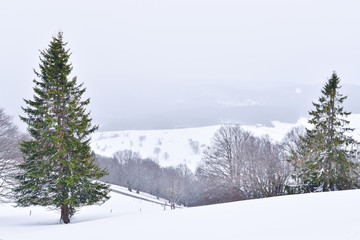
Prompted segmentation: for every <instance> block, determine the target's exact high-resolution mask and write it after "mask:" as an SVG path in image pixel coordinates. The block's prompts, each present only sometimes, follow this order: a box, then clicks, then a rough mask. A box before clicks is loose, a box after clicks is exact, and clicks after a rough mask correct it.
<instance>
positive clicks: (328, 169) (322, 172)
mask: <svg viewBox="0 0 360 240" xmlns="http://www.w3.org/2000/svg"><path fill="white" fill-rule="evenodd" d="M340 88H341V87H340V79H339V78H338V76H337V75H336V73H335V72H334V73H333V74H332V76H331V78H330V79H329V80H328V82H327V83H326V84H325V86H324V87H323V89H322V91H321V93H322V95H321V96H320V98H319V102H318V103H313V105H314V107H315V110H312V111H310V112H309V114H310V116H311V118H310V120H309V123H310V124H312V126H313V128H311V129H307V130H306V134H305V136H303V137H301V144H300V145H299V148H298V149H296V150H295V151H293V152H292V155H291V157H290V162H291V163H292V164H293V166H294V170H295V174H294V175H293V177H294V180H295V182H296V183H297V184H296V185H297V186H296V187H297V188H298V190H297V191H300V192H314V191H320V192H323V191H336V190H344V189H353V188H358V186H359V185H358V176H359V172H358V171H359V164H358V161H357V159H356V152H357V148H358V142H356V141H355V140H354V138H353V137H352V136H351V135H350V133H351V132H352V131H353V130H354V129H352V128H349V127H348V125H349V120H348V118H347V117H348V116H349V115H350V114H351V113H350V112H346V111H345V110H344V108H343V106H342V105H343V102H344V100H345V99H346V98H347V96H343V95H342V94H341V93H339V89H340Z"/></svg>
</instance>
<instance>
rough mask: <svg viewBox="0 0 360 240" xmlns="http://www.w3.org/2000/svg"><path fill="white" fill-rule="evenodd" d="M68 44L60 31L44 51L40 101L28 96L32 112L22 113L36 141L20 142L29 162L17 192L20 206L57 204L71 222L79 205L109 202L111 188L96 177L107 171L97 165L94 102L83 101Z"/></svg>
mask: <svg viewBox="0 0 360 240" xmlns="http://www.w3.org/2000/svg"><path fill="white" fill-rule="evenodd" d="M65 45H66V43H64V42H63V37H62V33H61V32H60V33H59V34H58V36H57V37H53V40H52V41H51V43H50V45H49V48H48V49H46V50H45V51H41V58H40V60H41V64H40V72H36V71H35V73H36V76H37V77H38V78H39V80H34V83H35V87H34V92H35V95H34V99H33V100H25V103H26V104H27V107H25V108H23V110H24V112H25V114H26V115H27V116H25V117H21V119H22V120H23V121H24V122H25V123H26V124H27V125H28V131H29V133H30V135H31V139H30V140H29V141H23V142H21V144H20V149H21V152H22V154H23V158H24V162H23V163H22V164H20V165H19V168H20V173H19V174H18V175H17V176H16V179H17V180H18V185H17V187H16V188H15V194H16V198H17V205H18V206H30V205H39V206H51V207H55V208H56V209H60V210H61V217H60V219H61V220H62V221H63V222H64V223H69V222H70V217H71V216H72V215H73V214H74V212H75V209H76V208H78V207H81V206H85V205H92V204H95V203H101V202H103V201H105V200H107V199H108V198H109V197H108V192H109V188H108V185H106V184H104V183H101V182H98V181H94V180H95V179H99V178H101V177H103V176H105V175H106V174H107V172H106V171H105V170H101V169H100V168H99V167H98V166H97V165H95V164H94V159H93V156H92V153H91V149H90V134H91V133H93V132H94V131H95V130H96V129H97V126H92V125H91V118H90V117H89V113H87V112H86V109H85V107H86V106H87V105H88V104H89V101H90V100H89V99H86V100H82V95H83V93H84V92H85V88H83V87H82V84H80V85H79V84H77V79H76V78H72V79H69V75H70V73H71V71H72V65H71V64H70V63H68V61H69V57H70V53H69V50H66V49H65Z"/></svg>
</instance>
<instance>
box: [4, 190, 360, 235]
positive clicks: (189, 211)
mask: <svg viewBox="0 0 360 240" xmlns="http://www.w3.org/2000/svg"><path fill="white" fill-rule="evenodd" d="M111 195H112V198H111V199H110V200H109V201H107V202H106V203H105V204H103V205H101V206H92V207H85V208H82V209H81V211H80V212H79V213H78V214H76V215H75V217H74V218H73V219H72V222H71V223H70V224H68V225H65V224H59V221H58V217H59V213H58V212H54V211H48V210H46V209H45V208H40V207H31V208H13V207H12V206H11V205H9V204H4V205H0V239H3V240H20V239H27V240H42V239H44V240H45V239H46V240H48V239H52V240H57V239H59V240H63V239H67V240H72V239H86V240H92V239H94V240H95V239H96V240H98V239H141V240H144V239H157V240H161V239H172V240H176V239H181V240H183V239H206V240H212V239H214V240H218V239H227V240H230V239H234V240H239V239H246V240H264V239H270V240H271V239H276V240H279V239H280V240H281V239H284V240H285V239H286V240H288V239H292V240H297V239H299V240H300V239H301V240H303V239H316V240H320V239H326V240H332V239H333V240H356V239H360V217H359V216H360V204H359V199H360V190H350V191H341V192H330V193H311V194H304V195H292V196H282V197H273V198H267V199H259V200H248V201H242V202H233V203H227V204H218V205H212V206H205V207H195V208H185V209H176V210H170V209H169V208H167V209H166V211H164V208H163V207H162V206H161V205H158V204H154V203H149V202H146V201H143V200H138V199H134V198H131V197H127V196H123V195H120V194H117V193H112V194H111ZM30 211H31V215H30Z"/></svg>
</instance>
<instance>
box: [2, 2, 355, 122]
mask: <svg viewBox="0 0 360 240" xmlns="http://www.w3.org/2000/svg"><path fill="white" fill-rule="evenodd" d="M359 9H360V2H359V1H355V0H354V1H347V0H343V1H339V0H337V1H331V0H326V1H325V0H324V1H320V0H319V1H314V0H302V1H291V0H276V1H271V0H251V1H241V0H218V1H213V0H179V1H178V0H176V1H173V0H117V1H115V0H113V1H111V0H102V1H89V0H87V1H74V0H71V1H70V0H62V1H49V0H43V1H40V0H32V1H26V0H23V1H16V0H14V1H10V0H1V6H0V30H1V38H0V66H1V71H0V83H1V85H0V86H1V88H0V89H1V94H0V107H4V108H5V110H6V112H7V113H9V114H11V115H14V116H15V119H16V121H17V117H16V116H17V115H19V114H21V109H20V106H21V105H24V104H23V101H22V98H30V97H31V96H32V94H33V91H32V87H33V83H32V79H34V77H35V75H34V74H33V68H36V69H37V68H38V67H37V66H38V63H39V58H38V57H39V52H38V51H39V50H43V49H45V48H46V47H47V45H48V43H49V41H50V40H51V37H52V36H53V35H55V34H56V33H57V32H58V31H59V30H61V31H63V32H64V39H65V41H67V42H69V44H68V47H69V48H70V49H71V51H72V53H73V54H72V58H71V61H72V63H73V66H74V71H73V74H74V75H76V76H78V80H79V82H85V86H86V87H87V94H88V96H90V97H91V99H92V105H91V110H92V113H93V116H94V119H95V120H97V121H98V123H100V125H104V126H105V125H106V124H107V123H105V120H104V119H105V118H107V119H108V120H109V119H115V120H116V119H121V118H122V119H123V120H124V119H125V120H124V121H129V124H128V125H126V126H127V127H129V128H136V125H134V126H132V125H131V121H133V120H134V119H137V120H139V119H140V120H139V121H142V120H143V121H146V118H147V114H146V113H147V112H151V109H153V108H154V107H157V108H158V110H159V109H161V108H163V107H164V110H163V111H161V110H159V111H158V113H157V116H158V117H162V116H161V115H158V114H160V113H161V112H163V113H164V112H165V113H164V114H166V111H167V110H166V109H168V108H171V107H172V106H175V105H176V104H182V105H181V108H187V107H188V106H190V105H194V104H195V103H196V102H205V101H206V97H203V98H202V99H201V101H200V100H198V99H194V98H195V97H194V95H196V93H193V94H190V93H189V92H192V91H193V92H194V91H195V90H194V89H197V90H199V91H201V90H203V92H202V93H201V94H202V96H207V95H209V94H210V93H209V92H211V91H212V90H213V91H215V90H214V89H218V88H219V86H221V87H225V88H227V89H240V90H244V89H254V88H262V87H263V88H264V86H265V87H266V86H271V85H279V84H281V83H294V84H295V85H296V84H310V83H316V84H320V85H322V84H323V83H324V82H325V81H326V79H327V78H328V77H330V75H331V73H332V71H333V70H336V71H337V73H338V74H339V76H340V77H341V79H342V84H357V85H360V71H359V67H360V27H359V24H360V14H359ZM206 89H208V90H209V89H212V90H209V92H207V90H206ZM188 91H189V92H188ZM296 91H297V93H299V89H297V90H295V89H294V92H296ZM195 92H196V91H195ZM300 92H301V91H300ZM175 93H177V94H175ZM259 94H260V93H259ZM272 94H274V95H276V94H277V93H276V91H275V92H273V93H272ZM175 95H176V96H175ZM190 95H191V96H190ZM215 95H216V97H218V95H219V94H215ZM220 95H222V98H225V99H226V98H227V96H226V91H225V90H224V91H222V92H221V94H220ZM224 95H225V97H224ZM232 96H234V94H233V95H232ZM356 97H357V99H358V100H360V97H359V96H356ZM188 98H189V99H192V101H187V100H188ZM220 98H221V97H220ZM220 98H219V99H218V102H221V101H223V99H220ZM228 98H229V99H230V100H229V99H227V100H229V101H230V102H231V101H232V100H234V99H232V98H233V97H228ZM234 101H237V103H236V104H239V102H240V105H241V102H244V101H245V102H246V101H248V103H249V104H250V105H251V104H252V103H251V101H253V99H252V98H251V96H250V97H248V96H247V97H246V99H242V98H241V97H238V98H236V99H235V100H234ZM285 102H286V101H285ZM161 103H164V104H163V105H162V104H161ZM186 103H187V104H188V105H187V104H186ZM165 105H166V106H167V107H168V108H166V107H165ZM195 105H196V104H195ZM176 106H177V107H179V106H178V105H176ZM105 115H106V116H105ZM129 115H131V116H132V118H126V116H129ZM124 116H125V117H124ZM131 119H133V120H131ZM154 119H155V120H154ZM102 121H104V122H102ZM152 121H156V116H155V117H154V116H153V118H152ZM190 125H191V124H190ZM149 127H150V128H151V126H149ZM158 127H159V126H158ZM160 127H161V126H160ZM166 127H167V126H166ZM114 128H116V126H115V127H114V123H113V125H112V127H106V126H105V127H104V129H114ZM121 128H122V127H121V126H119V129H121Z"/></svg>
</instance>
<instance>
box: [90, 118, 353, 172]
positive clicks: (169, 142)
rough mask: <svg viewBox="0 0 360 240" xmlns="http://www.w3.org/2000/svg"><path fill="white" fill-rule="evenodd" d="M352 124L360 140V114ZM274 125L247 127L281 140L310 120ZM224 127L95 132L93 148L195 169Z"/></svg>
mask: <svg viewBox="0 0 360 240" xmlns="http://www.w3.org/2000/svg"><path fill="white" fill-rule="evenodd" d="M350 121H351V126H352V127H354V128H357V130H356V131H355V132H354V137H355V138H357V139H358V140H360V114H353V115H351V117H350ZM272 125H273V126H272V127H267V126H262V125H258V126H243V128H244V129H246V130H249V131H251V132H253V133H254V134H255V135H256V136H262V135H268V136H269V137H270V138H272V139H273V140H274V141H277V142H280V141H281V140H282V139H283V137H284V136H285V134H286V133H287V132H288V131H289V130H290V129H291V128H293V127H296V126H300V125H304V126H307V119H306V118H300V119H299V121H298V122H296V123H283V122H279V121H273V122H272ZM220 127H221V126H219V125H218V126H209V127H200V128H185V129H170V130H129V131H116V132H98V133H95V134H93V135H92V143H91V147H92V149H93V150H94V151H95V152H96V153H97V154H100V155H103V156H108V157H112V156H113V155H114V153H116V152H117V151H120V150H125V149H131V150H132V151H136V152H139V153H140V155H141V156H142V157H144V158H145V157H150V158H152V159H154V160H156V161H157V162H158V163H159V164H160V165H161V166H177V165H178V164H181V163H185V164H186V165H187V166H188V167H189V168H190V169H191V170H193V171H194V170H195V169H196V166H197V164H198V163H199V161H200V160H201V153H202V151H203V150H204V148H205V147H206V146H208V145H209V144H210V142H211V138H212V137H213V135H214V133H215V132H216V131H217V130H218V129H219V128H220Z"/></svg>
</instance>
